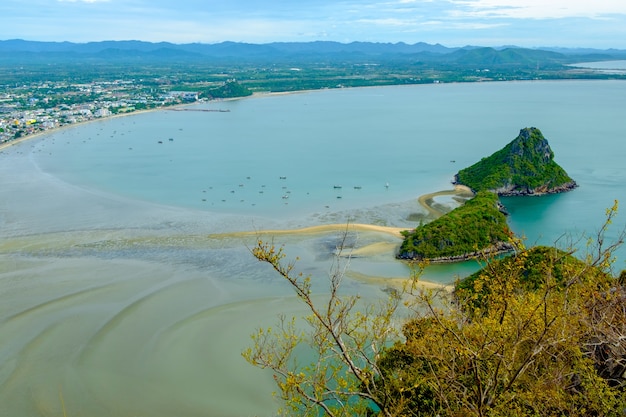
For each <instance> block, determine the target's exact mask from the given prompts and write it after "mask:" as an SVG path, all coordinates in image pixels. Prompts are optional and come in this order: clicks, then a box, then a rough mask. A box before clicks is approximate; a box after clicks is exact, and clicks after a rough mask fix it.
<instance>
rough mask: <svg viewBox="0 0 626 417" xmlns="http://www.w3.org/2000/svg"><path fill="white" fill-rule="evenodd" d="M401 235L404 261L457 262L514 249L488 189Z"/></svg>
mask: <svg viewBox="0 0 626 417" xmlns="http://www.w3.org/2000/svg"><path fill="white" fill-rule="evenodd" d="M403 234H404V241H403V242H402V245H401V246H400V250H399V253H398V258H399V259H405V260H414V261H421V262H424V261H427V262H431V263H432V262H457V261H464V260H467V259H471V258H476V257H480V256H484V255H486V254H491V255H495V254H498V253H503V252H507V251H510V250H511V249H513V247H512V245H511V244H510V243H509V241H510V239H511V235H512V232H511V230H510V229H509V227H508V225H507V222H506V216H505V215H504V214H503V212H502V206H501V205H500V203H499V200H498V197H497V196H496V195H495V194H493V193H490V192H487V191H482V192H479V193H478V194H476V196H475V197H473V198H471V199H470V200H468V201H466V202H465V203H464V204H463V205H462V206H460V207H457V208H456V209H454V210H452V211H451V212H449V213H447V214H445V215H443V216H441V217H439V218H438V219H436V220H434V221H432V222H430V223H426V224H423V225H420V226H419V227H417V228H415V229H414V230H413V231H405V232H404V233H403Z"/></svg>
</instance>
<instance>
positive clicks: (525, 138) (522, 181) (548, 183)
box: [455, 127, 577, 196]
mask: <svg viewBox="0 0 626 417" xmlns="http://www.w3.org/2000/svg"><path fill="white" fill-rule="evenodd" d="M455 183H457V184H463V185H466V186H468V187H470V188H471V189H472V190H474V191H482V190H487V191H492V192H495V193H497V194H498V195H501V196H508V195H541V194H550V193H560V192H564V191H569V190H572V189H574V188H576V186H577V185H576V182H575V181H574V180H572V179H571V178H570V177H569V175H567V173H566V172H565V170H564V169H563V168H561V167H560V166H559V165H558V164H557V163H556V162H554V152H553V151H552V149H551V148H550V145H549V144H548V141H547V140H546V138H545V137H544V136H543V134H542V133H541V131H540V130H539V129H537V128H534V127H531V128H524V129H522V130H521V131H520V133H519V135H518V136H517V138H515V139H514V140H513V141H512V142H510V143H509V144H508V145H506V146H505V147H504V148H502V149H501V150H499V151H497V152H495V153H494V154H493V155H491V156H489V157H487V158H483V159H482V160H481V161H479V162H477V163H476V164H474V165H472V166H470V167H468V168H465V169H463V170H461V171H459V172H458V173H457V174H456V175H455Z"/></svg>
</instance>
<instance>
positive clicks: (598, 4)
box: [451, 0, 626, 19]
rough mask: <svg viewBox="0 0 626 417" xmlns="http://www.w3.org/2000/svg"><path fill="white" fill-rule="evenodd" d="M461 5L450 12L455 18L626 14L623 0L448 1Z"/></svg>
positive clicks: (547, 17)
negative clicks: (592, 0)
mask: <svg viewBox="0 0 626 417" xmlns="http://www.w3.org/2000/svg"><path fill="white" fill-rule="evenodd" d="M451 2H452V3H453V4H456V5H457V6H460V7H458V8H456V9H454V10H453V11H452V12H451V13H452V14H453V15H454V16H456V17H486V18H509V19H560V18H568V17H585V18H591V19H597V18H601V17H604V16H609V15H626V2H625V1H624V0H597V1H594V2H591V1H588V0H549V1H547V0H451Z"/></svg>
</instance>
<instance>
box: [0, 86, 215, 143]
mask: <svg viewBox="0 0 626 417" xmlns="http://www.w3.org/2000/svg"><path fill="white" fill-rule="evenodd" d="M0 87H1V88H0V144H7V143H9V142H11V141H14V140H17V139H20V138H24V137H27V136H30V135H33V134H37V133H42V132H45V131H48V130H50V129H55V128H59V127H63V126H67V125H72V124H76V123H82V122H87V121H91V120H94V119H101V118H105V117H110V116H113V115H118V114H125V113H131V112H135V111H140V110H149V109H157V108H162V107H168V106H174V105H179V104H186V103H193V102H197V101H201V100H206V99H199V93H198V92H195V91H164V90H162V89H157V88H154V87H152V88H150V87H147V86H146V85H145V84H142V83H141V82H138V81H133V80H130V81H126V80H114V81H103V82H91V83H71V82H66V81H60V82H38V83H34V84H32V85H27V84H24V85H14V86H6V85H5V86H0Z"/></svg>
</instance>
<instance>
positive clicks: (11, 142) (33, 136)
mask: <svg viewBox="0 0 626 417" xmlns="http://www.w3.org/2000/svg"><path fill="white" fill-rule="evenodd" d="M194 104H197V102H196V103H184V104H175V105H172V106H163V107H157V108H154V109H145V110H135V111H132V112H127V113H121V114H112V115H110V116H105V117H98V118H93V119H89V120H85V121H82V122H78V123H71V124H67V125H63V126H58V127H53V128H52V129H46V130H42V131H39V132H37V133H33V134H30V135H24V136H22V137H20V138H19V139H12V140H9V141H6V142H3V143H0V152H2V151H3V150H5V149H7V148H10V147H12V146H14V145H17V144H20V143H24V142H26V141H28V140H30V139H36V138H40V137H42V136H46V135H51V134H53V133H57V132H62V131H63V130H66V129H71V128H73V127H78V126H83V125H87V124H90V123H95V122H101V121H104V120H111V119H116V118H121V117H130V116H136V115H139V114H145V113H152V112H158V111H162V110H171V109H174V108H183V107H188V106H193V105H194Z"/></svg>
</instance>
